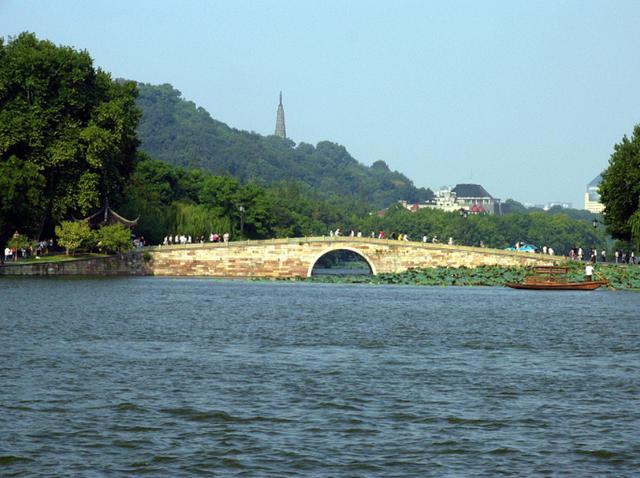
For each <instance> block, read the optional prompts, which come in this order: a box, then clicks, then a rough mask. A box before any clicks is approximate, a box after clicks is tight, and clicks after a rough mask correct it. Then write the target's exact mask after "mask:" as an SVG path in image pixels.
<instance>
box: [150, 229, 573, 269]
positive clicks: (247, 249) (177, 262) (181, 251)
mask: <svg viewBox="0 0 640 478" xmlns="http://www.w3.org/2000/svg"><path fill="white" fill-rule="evenodd" d="M339 250H348V251H352V252H355V253H356V254H358V255H360V256H361V257H362V258H363V259H364V260H365V261H366V262H367V263H368V264H369V267H370V268H371V272H372V273H373V274H379V273H384V272H402V271H405V270H407V269H411V268H417V267H421V268H430V267H478V266H483V265H499V266H506V267H513V266H532V265H540V266H543V265H555V264H557V263H558V262H559V261H560V260H561V259H562V258H561V257H557V256H555V257H554V256H547V255H544V256H543V255H540V254H531V253H526V252H513V251H505V250H502V249H488V248H479V247H467V246H449V245H446V244H431V243H426V244H425V243H422V242H412V241H396V240H385V239H371V238H359V237H305V238H289V239H268V240H260V241H234V242H228V243H205V244H188V245H174V246H157V247H149V248H146V249H145V251H146V252H148V254H149V255H148V256H147V257H146V259H147V261H146V263H145V269H146V271H145V272H146V273H148V274H152V275H165V276H209V277H264V278H294V277H308V276H310V275H311V271H312V270H313V267H314V265H315V264H316V262H317V261H318V259H320V258H321V257H322V256H324V255H325V254H327V253H329V252H332V251H339Z"/></svg>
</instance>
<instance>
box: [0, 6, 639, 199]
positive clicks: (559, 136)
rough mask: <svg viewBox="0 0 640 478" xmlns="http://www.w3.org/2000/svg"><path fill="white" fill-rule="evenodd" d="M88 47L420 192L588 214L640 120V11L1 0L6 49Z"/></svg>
mask: <svg viewBox="0 0 640 478" xmlns="http://www.w3.org/2000/svg"><path fill="white" fill-rule="evenodd" d="M25 30H27V31H32V32H35V33H36V34H37V35H38V37H39V38H46V39H49V40H51V41H53V42H54V43H57V44H64V45H70V46H73V47H75V48H78V49H86V50H88V51H89V52H90V53H91V55H92V57H93V58H94V62H95V64H96V65H97V66H99V67H101V68H103V69H105V70H107V71H110V72H111V73H112V75H113V76H114V77H124V78H129V79H135V80H138V81H143V82H148V83H153V84H160V83H171V84H172V85H174V86H175V87H176V88H177V89H179V90H180V91H181V92H182V93H183V95H184V97H185V98H187V99H189V100H192V101H194V102H195V103H197V104H198V105H199V106H202V107H204V108H205V109H207V110H208V111H209V112H210V113H211V115H212V116H213V117H214V118H216V119H218V120H221V121H224V122H225V123H227V124H229V125H230V126H232V127H235V128H238V129H245V130H251V131H256V132H258V133H261V134H273V131H274V127H275V118H276V106H277V101H278V93H279V91H280V90H282V91H283V96H284V106H285V114H286V122H287V133H288V135H289V136H290V137H291V139H292V140H294V141H296V142H308V143H312V144H315V143H317V142H318V141H321V140H331V141H335V142H337V143H340V144H343V145H344V146H346V147H347V149H348V150H349V151H350V152H351V154H352V155H353V156H354V157H355V158H356V159H357V160H359V161H361V162H362V163H365V164H371V163H372V162H374V161H376V160H378V159H383V160H384V161H386V162H387V163H388V164H389V166H390V167H391V168H392V169H397V170H399V171H401V172H403V173H405V174H406V175H407V176H409V177H410V178H411V179H413V181H414V182H415V183H416V185H418V186H428V187H431V188H438V187H439V186H442V185H454V184H456V183H459V182H476V183H480V184H482V185H483V186H485V188H486V189H487V190H488V191H489V192H490V193H492V194H493V195H494V196H497V197H500V198H502V199H506V198H509V197H510V198H514V199H517V200H519V201H522V202H537V203H541V202H548V201H572V202H573V203H574V206H577V207H582V194H583V191H584V189H585V186H586V184H587V183H588V182H589V181H591V179H593V177H595V176H596V175H597V174H598V173H599V172H600V171H601V170H603V169H604V168H605V167H606V165H607V162H608V159H609V156H610V154H611V152H612V150H613V145H614V144H615V143H616V142H619V141H620V139H621V138H622V136H623V135H624V134H627V135H630V133H631V131H632V128H633V126H634V124H636V123H639V122H640V88H639V87H638V79H639V78H640V52H639V50H638V47H639V46H640V1H637V0H615V1H609V0H602V1H595V0H593V1H588V0H580V1H578V0H576V1H562V0H548V1H537V0H526V1H525V0H523V1H509V0H503V1H487V0H484V1H445V0H442V1H440V2H429V1H402V0H394V1H387V2H380V1H370V2H362V1H355V0H349V1H345V0H323V1H321V2H317V1H311V0H309V1H302V0H297V1H284V0H283V1H275V0H274V1H266V0H265V1H261V0H254V1H239V0H229V1H226V2H221V1H172V2H169V1H161V0H155V1H117V0H111V1H102V0H91V1H70V0H68V1H67V0H57V1H45V0H41V1H27V0H21V1H18V0H0V36H4V37H6V36H8V35H16V34H18V33H19V32H21V31H25Z"/></svg>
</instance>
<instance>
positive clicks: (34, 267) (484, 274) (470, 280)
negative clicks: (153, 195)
mask: <svg viewBox="0 0 640 478" xmlns="http://www.w3.org/2000/svg"><path fill="white" fill-rule="evenodd" d="M145 262H146V261H145V258H144V254H143V253H139V252H137V251H134V252H133V253H129V254H124V255H114V256H105V257H95V256H90V257H86V256H85V257H77V258H68V259H67V258H65V259H64V260H61V259H59V258H58V259H57V260H55V261H47V260H46V259H43V260H42V261H29V262H25V263H20V262H18V263H11V264H3V265H2V266H0V278H1V277H114V276H120V277H123V276H129V277H142V276H144V277H163V278H202V279H219V280H239V281H253V282H261V281H264V282H272V281H277V282H301V283H303V282H306V283H316V284H362V285H411V286H424V287H451V286H453V287H455V286H462V287H478V286H479V287H504V286H505V284H506V283H507V282H520V281H522V280H523V279H524V277H525V276H526V275H528V274H529V273H530V272H531V267H505V266H479V267H475V268H466V267H460V268H453V267H434V268H415V269H409V270H406V271H404V272H398V273H380V274H377V275H363V274H358V275H316V276H312V277H290V278H271V277H256V276H246V277H238V276H234V277H220V276H210V275H206V274H205V275H180V274H176V275H173V274H162V275H159V274H153V273H151V272H150V271H149V269H147V268H145ZM565 264H566V266H567V267H569V273H568V276H567V279H568V280H570V281H582V280H583V277H584V267H585V265H586V264H587V263H586V262H580V263H578V262H574V261H566V262H565ZM595 270H596V274H597V275H599V276H600V277H602V278H606V279H607V280H609V283H610V287H609V288H613V289H615V290H626V291H634V292H638V291H640V265H637V266H636V265H630V264H629V265H627V264H615V263H613V264H612V263H605V264H602V263H596V265H595Z"/></svg>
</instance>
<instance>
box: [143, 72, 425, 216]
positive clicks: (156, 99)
mask: <svg viewBox="0 0 640 478" xmlns="http://www.w3.org/2000/svg"><path fill="white" fill-rule="evenodd" d="M138 88H139V92H140V93H139V96H138V106H139V107H140V108H141V109H142V112H143V114H142V119H141V120H140V124H139V126H138V137H139V139H140V141H141V149H142V150H143V151H145V152H146V153H148V154H149V155H150V156H151V157H153V158H156V159H160V160H162V161H165V162H167V163H169V164H172V165H175V166H183V167H199V168H202V169H204V170H207V171H209V172H211V173H213V174H218V175H231V176H233V177H235V178H237V179H239V180H240V181H242V182H246V181H258V182H263V183H266V184H271V183H274V182H278V181H282V180H294V181H300V182H302V183H304V184H305V185H308V186H311V187H312V188H313V189H315V190H316V191H317V192H318V193H320V194H323V195H326V196H331V195H335V194H337V195H343V196H349V197H352V198H353V199H357V200H360V201H366V202H368V203H369V204H370V205H371V206H372V207H377V208H382V207H385V206H389V205H390V204H392V203H393V202H395V201H397V200H400V199H406V200H408V201H423V200H425V199H427V198H430V197H431V196H432V192H431V191H430V190H428V189H424V188H416V187H415V186H414V185H413V183H412V182H411V180H409V179H408V178H407V177H406V176H404V175H402V174H400V173H398V172H396V171H390V170H389V168H388V167H387V165H386V163H384V161H377V162H375V163H374V164H373V165H372V166H371V167H367V166H365V165H363V164H360V163H359V162H358V161H356V160H355V159H354V158H353V157H351V155H350V154H349V152H348V151H347V150H346V149H345V148H344V147H343V146H340V145H338V144H335V143H331V142H329V141H322V142H320V143H318V144H317V145H316V146H315V147H314V146H312V145H310V144H306V143H300V144H298V145H296V144H295V143H294V142H292V141H290V140H284V139H281V138H279V137H276V136H261V135H259V134H256V133H249V132H246V131H240V130H237V129H233V128H230V127H229V126H227V125H226V124H224V123H222V122H220V121H217V120H215V119H213V118H211V116H210V115H209V113H208V112H207V111H206V110H205V109H203V108H199V107H197V106H196V105H195V104H194V103H193V102H191V101H186V100H184V99H183V98H182V97H181V93H180V92H179V91H178V90H176V89H175V88H173V87H172V86H171V85H168V84H164V85H160V86H154V85H149V84H139V85H138Z"/></svg>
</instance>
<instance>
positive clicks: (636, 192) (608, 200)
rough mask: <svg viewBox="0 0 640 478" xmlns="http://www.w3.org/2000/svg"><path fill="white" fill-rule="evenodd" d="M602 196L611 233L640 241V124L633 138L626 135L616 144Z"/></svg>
mask: <svg viewBox="0 0 640 478" xmlns="http://www.w3.org/2000/svg"><path fill="white" fill-rule="evenodd" d="M600 196H601V201H602V204H604V206H605V214H604V222H605V224H606V225H607V227H608V229H609V231H610V233H611V235H612V236H613V237H615V238H617V239H622V240H623V241H628V240H630V239H631V238H632V237H633V238H634V239H635V240H636V241H638V242H640V125H636V127H635V128H634V130H633V135H632V136H631V139H628V138H627V137H626V136H624V137H623V138H622V141H621V142H620V143H619V144H616V145H615V146H614V151H613V154H612V155H611V158H610V159H609V166H608V168H607V169H606V170H605V171H604V173H603V174H602V183H600Z"/></svg>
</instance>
